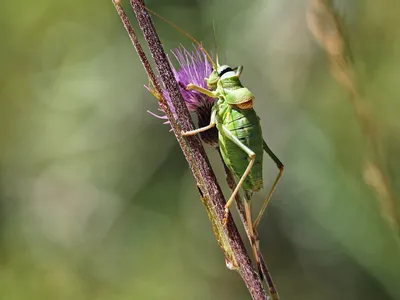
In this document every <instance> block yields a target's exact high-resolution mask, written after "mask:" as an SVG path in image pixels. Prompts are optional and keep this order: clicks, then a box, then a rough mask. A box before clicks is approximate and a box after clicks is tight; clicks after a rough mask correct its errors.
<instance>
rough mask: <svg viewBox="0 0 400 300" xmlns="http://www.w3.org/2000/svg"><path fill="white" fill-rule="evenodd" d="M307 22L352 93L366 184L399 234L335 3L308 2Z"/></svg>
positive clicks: (369, 113)
mask: <svg viewBox="0 0 400 300" xmlns="http://www.w3.org/2000/svg"><path fill="white" fill-rule="evenodd" d="M307 22H308V27H309V29H310V31H311V32H312V33H313V34H314V37H315V38H316V39H317V41H318V42H319V43H320V45H321V47H322V48H324V50H325V52H326V54H327V57H328V59H329V61H330V67H331V72H332V75H333V76H334V78H335V79H336V80H337V81H338V83H339V84H340V85H341V86H342V87H343V88H344V89H345V90H346V91H347V92H348V93H349V95H350V97H349V99H350V102H351V104H352V107H353V109H354V113H355V116H356V118H357V120H358V122H359V123H360V125H361V127H362V130H363V133H364V136H365V138H366V140H367V142H368V145H367V146H368V150H369V151H370V154H367V155H366V157H367V159H366V162H365V165H364V170H363V175H364V181H365V182H366V183H367V184H368V185H370V186H371V187H372V188H373V190H374V191H375V194H376V195H377V197H378V198H379V200H380V207H381V212H382V215H383V217H384V218H385V219H386V220H387V221H388V223H389V225H390V226H391V228H392V229H393V230H395V232H396V233H397V234H399V229H400V214H399V213H400V211H399V209H398V204H397V202H396V198H395V196H394V193H393V190H392V188H391V186H390V180H389V178H388V177H387V175H385V172H384V166H385V167H386V162H385V160H384V156H383V155H382V151H381V149H382V146H381V141H380V138H379V134H378V128H377V125H376V123H375V122H374V119H373V116H372V111H371V108H370V106H369V105H368V103H367V102H366V101H365V100H364V99H363V96H362V94H361V92H360V88H359V86H358V83H357V77H356V74H355V71H354V68H353V65H352V63H351V61H350V58H349V53H348V51H347V50H346V49H348V45H346V42H345V39H344V36H343V34H342V30H341V26H340V17H339V15H338V14H337V13H336V11H335V9H334V7H333V5H332V1H330V0H309V2H308V10H307Z"/></svg>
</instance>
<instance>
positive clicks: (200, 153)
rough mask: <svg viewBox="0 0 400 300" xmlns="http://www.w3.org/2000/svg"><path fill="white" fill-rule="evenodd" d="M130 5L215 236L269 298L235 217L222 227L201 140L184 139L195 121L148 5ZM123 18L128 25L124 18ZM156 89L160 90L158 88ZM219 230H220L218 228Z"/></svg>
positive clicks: (250, 283) (255, 289) (259, 294)
mask: <svg viewBox="0 0 400 300" xmlns="http://www.w3.org/2000/svg"><path fill="white" fill-rule="evenodd" d="M130 2H131V5H132V7H133V10H134V12H135V15H136V18H137V20H138V23H139V26H140V28H141V30H142V32H143V34H144V37H145V39H146V41H147V43H148V45H149V49H150V52H151V54H152V56H153V58H154V61H155V64H156V67H157V70H158V72H159V74H160V77H161V81H162V82H163V84H164V86H165V88H166V91H167V93H168V94H169V96H170V98H171V100H172V103H173V105H174V108H175V110H176V113H177V116H178V121H179V124H180V125H181V128H180V127H179V126H178V125H177V123H176V122H175V120H174V117H173V115H172V114H171V112H170V110H169V108H168V106H167V105H166V108H165V109H166V114H167V117H168V119H169V121H170V122H171V126H172V129H173V131H174V134H175V136H176V137H177V139H178V142H179V144H180V146H181V148H182V151H183V152H184V154H185V157H186V159H187V160H188V163H189V166H190V168H191V169H192V172H193V175H194V177H195V179H196V182H197V186H198V188H199V191H200V194H201V198H202V200H203V202H204V204H205V205H206V209H207V212H208V214H209V216H210V218H213V219H212V220H211V221H212V224H213V227H214V230H215V233H216V234H217V239H218V241H219V243H220V245H221V244H222V245H221V246H222V247H223V250H224V252H225V255H228V258H229V259H230V262H231V263H232V262H233V264H234V265H235V267H236V268H237V270H238V272H239V274H240V275H241V277H242V278H243V281H244V282H245V284H246V286H247V288H248V290H249V292H250V294H251V296H252V298H253V299H257V300H261V299H268V296H267V294H266V292H265V290H264V288H263V285H262V282H261V280H260V278H259V276H258V274H257V272H255V270H254V268H253V266H252V263H251V260H250V258H249V256H248V255H247V253H246V249H245V247H244V244H243V242H242V240H241V238H240V235H239V232H238V230H237V228H236V225H235V224H234V222H233V220H232V217H231V216H229V220H228V224H227V229H225V228H224V227H223V226H222V220H223V217H224V205H225V200H224V198H223V195H222V192H221V189H220V187H219V185H218V183H217V181H216V178H215V175H214V172H213V170H212V169H211V166H210V164H209V161H208V158H207V156H206V154H205V151H204V148H203V146H202V144H201V142H200V139H199V138H198V137H197V136H193V137H189V138H188V139H187V144H186V141H185V140H183V139H182V137H181V135H180V132H181V130H192V129H193V128H194V126H193V122H192V120H191V117H190V115H189V112H188V110H187V107H186V104H185V102H184V100H183V98H182V95H181V93H180V90H179V86H178V84H177V82H176V80H175V78H174V75H173V73H172V70H171V67H170V65H169V62H168V59H167V56H166V54H165V52H164V50H163V48H162V45H161V43H160V40H159V38H158V35H157V33H156V31H155V28H154V25H153V22H152V20H151V18H150V16H149V14H148V12H147V10H146V8H145V5H144V2H143V1H140V0H131V1H130ZM113 3H114V5H115V6H116V8H117V11H118V8H121V7H120V5H119V2H115V0H114V1H113ZM120 16H121V15H120ZM121 19H122V21H123V22H124V25H125V26H126V24H125V21H124V19H123V18H121ZM128 33H129V31H128ZM138 54H139V56H140V57H141V59H142V56H141V54H140V53H139V52H138ZM144 65H145V64H144ZM145 68H146V66H145ZM146 70H147V69H146ZM147 71H148V70H147ZM149 77H150V75H149ZM155 88H157V87H156V86H155ZM157 93H158V91H157ZM160 97H162V93H160ZM216 227H218V228H217V229H216ZM220 232H223V233H221V236H218V234H220ZM224 243H227V244H228V246H225V245H224ZM229 250H230V251H231V252H232V253H227V251H229ZM229 256H231V257H229ZM232 260H233V261H232Z"/></svg>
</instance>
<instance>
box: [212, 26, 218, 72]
mask: <svg viewBox="0 0 400 300" xmlns="http://www.w3.org/2000/svg"><path fill="white" fill-rule="evenodd" d="M212 25H213V34H214V45H215V60H216V62H217V67H219V59H218V58H219V57H218V42H217V33H216V30H215V21H214V20H213V22H212Z"/></svg>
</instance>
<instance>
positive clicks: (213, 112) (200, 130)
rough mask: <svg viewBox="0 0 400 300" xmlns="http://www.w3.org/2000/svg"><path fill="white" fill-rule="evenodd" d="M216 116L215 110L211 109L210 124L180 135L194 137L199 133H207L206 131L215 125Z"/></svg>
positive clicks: (182, 132)
mask: <svg viewBox="0 0 400 300" xmlns="http://www.w3.org/2000/svg"><path fill="white" fill-rule="evenodd" d="M216 114H217V111H216V110H215V109H213V111H212V113H211V117H210V124H208V125H207V126H204V127H200V128H197V129H195V130H190V131H181V134H182V135H183V136H188V135H195V134H198V133H200V132H203V131H207V130H209V129H211V128H213V127H214V126H215V124H216V122H215V120H216V118H215V116H216Z"/></svg>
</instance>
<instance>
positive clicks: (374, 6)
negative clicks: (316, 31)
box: [0, 0, 400, 300]
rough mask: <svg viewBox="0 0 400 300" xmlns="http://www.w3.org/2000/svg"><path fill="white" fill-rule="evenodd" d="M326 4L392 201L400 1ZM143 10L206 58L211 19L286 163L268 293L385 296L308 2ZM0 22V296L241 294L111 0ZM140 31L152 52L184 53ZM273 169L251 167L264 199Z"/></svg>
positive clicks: (390, 277)
mask: <svg viewBox="0 0 400 300" xmlns="http://www.w3.org/2000/svg"><path fill="white" fill-rule="evenodd" d="M124 5H125V8H126V10H127V11H128V10H129V6H128V1H126V3H124ZM335 5H336V6H337V8H338V10H339V11H340V12H341V15H342V17H343V21H344V23H345V24H346V28H347V34H348V40H349V41H350V43H351V49H352V53H353V56H354V61H355V66H356V69H357V72H358V75H359V77H360V79H361V86H362V89H363V91H364V92H365V96H366V101H368V103H369V104H370V105H371V106H372V107H373V116H374V118H375V120H376V122H377V123H378V124H379V127H380V132H379V135H380V138H381V139H382V140H383V144H384V154H385V157H386V159H387V161H388V162H389V165H388V174H389V175H390V178H391V183H392V187H393V189H394V191H395V192H396V193H397V194H398V195H400V189H399V187H400V186H399V184H400V183H399V180H400V176H399V171H398V170H399V166H400V160H399V159H398V150H399V148H400V141H399V134H400V121H399V118H398V112H399V111H400V102H399V101H398V99H399V97H400V90H399V85H398V77H399V76H398V73H399V67H398V66H399V65H400V64H399V60H400V51H399V47H400V35H399V31H398V28H400V19H399V18H398V11H399V9H400V4H397V3H396V1H392V2H390V1H387V2H385V1H372V0H368V1H344V0H343V1H336V2H335ZM149 6H150V7H151V8H152V9H154V10H155V11H157V12H159V13H160V14H162V15H163V16H165V17H167V18H168V19H170V20H172V21H173V22H175V23H177V24H178V25H179V26H181V27H182V28H183V29H185V30H187V31H188V32H190V33H191V34H193V35H194V36H195V37H197V38H198V39H199V40H202V41H204V42H205V45H206V46H207V47H209V48H210V49H214V45H213V33H212V21H213V20H215V24H216V28H217V30H216V32H217V41H218V46H219V52H220V56H222V57H225V58H226V59H227V62H228V63H229V64H231V65H238V64H241V65H244V73H243V75H242V78H243V83H244V84H245V85H246V86H248V87H249V88H250V89H251V90H252V91H253V92H254V94H255V95H256V104H255V106H256V109H257V112H258V114H259V116H260V117H261V120H262V125H263V129H264V136H265V139H266V140H267V142H268V143H269V144H270V145H271V147H272V148H273V150H274V151H275V152H276V153H277V154H278V156H279V157H280V158H281V160H282V161H283V162H284V163H285V166H286V172H285V174H284V178H283V180H282V183H281V185H280V186H279V188H278V190H277V192H276V194H275V195H274V197H273V200H272V202H271V206H270V207H269V209H268V213H267V216H266V217H265V218H264V219H263V222H262V226H261V228H260V230H259V231H260V237H261V247H262V250H263V252H264V254H265V258H266V260H267V262H268V265H269V267H270V269H271V272H272V275H273V277H274V279H275V282H276V285H277V287H278V289H279V292H280V294H281V297H282V299H307V300H310V299H365V300H367V299H400V286H399V284H398V283H399V281H400V246H399V243H398V241H397V240H396V237H395V235H394V234H393V232H392V231H391V230H390V228H389V227H388V225H387V223H386V222H385V220H384V219H383V218H382V216H381V212H380V204H379V199H376V197H375V195H374V193H373V191H371V189H370V188H369V187H368V186H367V185H366V184H365V182H364V181H363V178H362V174H361V170H362V166H363V164H364V158H365V155H366V153H365V142H364V137H363V134H362V131H361V130H360V124H358V122H357V120H356V119H355V117H354V114H353V111H352V107H351V105H350V103H349V101H348V96H347V95H346V93H345V91H343V90H342V89H341V87H340V86H339V85H338V84H337V83H336V82H335V80H334V79H333V78H332V77H331V74H330V73H329V70H328V67H327V63H326V58H325V55H324V53H323V52H322V51H321V49H320V48H319V47H318V45H317V43H316V42H315V40H314V39H313V37H312V35H311V34H310V32H309V31H308V28H307V25H306V20H305V10H306V1H288V0H286V1H278V0H270V1H255V0H254V1H245V0H220V1H211V0H209V1H194V0H192V1H187V0H174V1H161V0H160V1H155V0H154V1H149ZM131 17H132V21H134V18H133V14H131ZM0 21H1V26H0V31H1V36H2V43H1V47H0V54H1V55H0V65H1V73H0V95H1V98H0V99H1V102H0V105H1V106H0V197H1V198H0V200H1V202H0V213H1V219H0V220H1V222H0V234H1V235H0V237H1V239H0V242H1V245H0V247H1V249H0V250H1V251H0V253H1V257H0V258H1V261H0V263H1V267H0V278H1V279H0V298H1V299H10V300H11V299H12V300H14V299H28V298H29V299H77V300H79V299H107V300H114V299H118V300H124V299H174V300H175V299H248V298H249V296H248V293H247V291H246V289H245V287H244V285H243V284H242V281H241V279H240V277H239V275H237V274H236V273H234V272H231V271H229V270H228V269H227V268H226V267H225V264H224V258H223V255H222V252H221V251H220V249H219V248H218V245H217V242H216V241H215V239H214V235H213V233H212V229H211V226H210V223H209V221H208V219H207V215H206V212H205V210H204V208H203V206H202V204H201V201H200V200H199V196H198V193H197V189H196V187H195V184H194V180H193V179H192V177H191V173H190V171H189V169H188V167H187V164H186V162H185V160H184V158H183V156H182V155H181V152H180V150H179V147H178V146H177V143H176V141H175V139H174V136H173V134H171V133H169V132H168V130H169V128H168V126H165V125H161V122H160V120H158V119H156V118H153V117H151V116H150V115H149V114H147V112H146V110H147V109H150V110H153V111H156V108H157V103H156V100H155V99H154V98H153V97H152V96H151V94H150V93H148V92H147V91H146V90H145V89H144V88H143V85H144V84H146V83H147V78H146V76H145V73H144V71H143V69H142V67H141V64H140V62H139V59H138V58H137V56H136V54H135V52H134V50H133V48H132V47H131V44H130V41H129V39H128V37H127V35H126V33H125V31H124V29H123V26H122V24H121V23H120V21H119V18H118V16H117V14H116V12H115V11H114V8H113V5H112V3H111V0H110V1H94V0H87V1H75V0H72V1H66V2H63V1H50V0H41V1H31V2H26V3H22V2H10V1H8V2H4V3H3V4H2V9H1V10H0ZM155 22H156V26H157V28H158V30H159V34H160V37H161V39H162V41H163V43H164V46H165V48H166V49H171V48H175V47H177V46H179V44H181V43H182V44H183V45H185V46H186V47H191V41H190V40H188V39H187V38H186V37H185V36H183V35H182V34H180V33H179V32H177V31H176V30H174V29H173V28H171V27H170V26H169V25H167V24H165V23H163V22H162V21H160V20H155ZM207 150H209V151H208V152H209V153H210V159H211V161H212V163H213V165H214V166H215V171H216V173H217V175H218V176H219V178H221V184H222V186H223V187H224V189H225V191H226V192H227V193H228V190H227V189H226V184H225V182H224V175H223V169H222V166H221V163H220V161H219V158H218V156H217V154H216V153H215V152H214V150H213V149H210V148H207ZM275 175H276V169H275V166H274V165H273V163H272V162H270V161H269V160H266V162H265V178H266V188H267V187H268V186H269V185H270V184H271V183H272V180H273V178H274V177H275ZM266 193H267V190H266V189H264V191H263V192H261V193H259V194H258V195H256V197H255V200H254V202H255V209H256V208H257V207H259V206H260V205H261V202H262V200H263V199H264V197H265V195H266ZM399 197H400V196H399ZM399 204H400V203H399ZM254 213H256V212H254Z"/></svg>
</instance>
